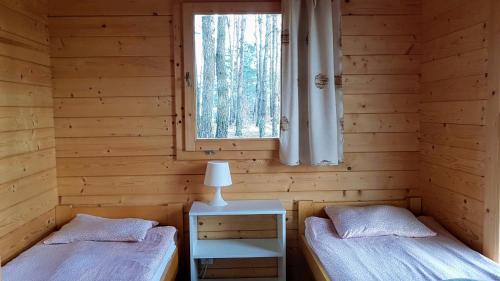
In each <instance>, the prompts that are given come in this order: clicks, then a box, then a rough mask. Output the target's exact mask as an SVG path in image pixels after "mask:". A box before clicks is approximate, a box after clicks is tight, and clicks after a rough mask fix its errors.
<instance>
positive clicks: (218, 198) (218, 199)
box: [210, 186, 227, 207]
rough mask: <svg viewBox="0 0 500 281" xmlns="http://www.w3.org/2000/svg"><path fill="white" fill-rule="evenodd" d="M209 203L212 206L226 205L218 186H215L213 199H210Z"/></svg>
mask: <svg viewBox="0 0 500 281" xmlns="http://www.w3.org/2000/svg"><path fill="white" fill-rule="evenodd" d="M210 205H211V206H214V207H223V206H226V205H227V203H226V201H224V198H222V193H221V187H220V186H216V187H215V194H214V199H212V201H211V202H210Z"/></svg>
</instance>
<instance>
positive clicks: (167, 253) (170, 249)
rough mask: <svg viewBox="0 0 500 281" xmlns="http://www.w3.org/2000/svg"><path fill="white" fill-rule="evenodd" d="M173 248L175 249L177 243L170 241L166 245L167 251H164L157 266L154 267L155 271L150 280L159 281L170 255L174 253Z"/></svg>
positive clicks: (170, 258) (170, 257)
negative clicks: (168, 244) (167, 245)
mask: <svg viewBox="0 0 500 281" xmlns="http://www.w3.org/2000/svg"><path fill="white" fill-rule="evenodd" d="M175 249H177V245H176V244H175V243H171V244H170V246H169V247H168V249H167V251H165V255H163V258H162V259H161V263H160V265H159V266H158V268H157V269H156V273H155V275H154V277H153V279H151V281H161V278H162V276H163V273H164V271H165V268H166V267H167V265H168V264H169V263H170V261H171V260H172V255H173V254H174V252H175Z"/></svg>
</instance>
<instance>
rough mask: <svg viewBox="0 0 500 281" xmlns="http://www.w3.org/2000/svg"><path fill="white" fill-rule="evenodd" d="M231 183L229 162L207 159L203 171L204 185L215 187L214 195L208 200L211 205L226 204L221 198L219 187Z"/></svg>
mask: <svg viewBox="0 0 500 281" xmlns="http://www.w3.org/2000/svg"><path fill="white" fill-rule="evenodd" d="M231 184H232V182H231V171H230V170H229V163H228V162H226V161H209V162H208V164H207V170H206V171H205V185H207V186H212V187H215V195H214V198H213V199H212V201H211V202H210V205H211V206H214V207H222V206H226V205H227V203H226V201H224V199H223V198H222V194H221V188H222V187H226V186H230V185H231Z"/></svg>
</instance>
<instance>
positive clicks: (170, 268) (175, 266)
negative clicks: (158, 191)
mask: <svg viewBox="0 0 500 281" xmlns="http://www.w3.org/2000/svg"><path fill="white" fill-rule="evenodd" d="M78 213H79V214H89V215H94V216H100V217H105V218H110V219H118V218H141V219H147V220H155V221H157V222H159V223H160V225H170V226H174V227H175V228H177V248H176V249H175V252H174V253H173V254H172V259H171V260H170V262H169V263H168V264H167V266H166V267H165V269H164V270H163V274H162V278H161V280H162V281H174V280H175V278H176V276H177V272H178V270H179V249H182V247H181V245H182V244H181V243H182V234H183V232H184V228H183V225H184V224H183V204H182V203H176V204H169V205H165V206H133V207H132V206H130V207H129V206H126V207H121V206H119V207H73V206H56V226H57V227H58V228H60V227H61V226H63V225H64V224H66V223H68V222H69V221H70V220H71V219H73V218H74V217H75V216H76V214H78Z"/></svg>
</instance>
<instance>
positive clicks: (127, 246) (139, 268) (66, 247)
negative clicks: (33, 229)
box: [3, 226, 176, 281]
mask: <svg viewBox="0 0 500 281" xmlns="http://www.w3.org/2000/svg"><path fill="white" fill-rule="evenodd" d="M175 234H176V230H175V228H174V227H170V226H166V227H155V228H153V229H151V230H149V231H148V234H147V235H146V238H145V239H144V241H142V242H92V241H82V242H74V243H70V244H60V245H44V244H42V243H39V244H37V245H35V246H33V247H32V248H30V249H29V250H27V251H25V252H24V253H22V254H21V255H20V256H18V257H17V258H15V259H14V260H12V261H11V262H9V263H8V264H7V265H6V266H5V267H4V268H3V270H4V280H5V281H68V280H71V281H110V280H113V281H151V280H155V279H154V278H157V276H158V271H159V270H160V266H161V265H162V264H168V262H169V260H168V259H166V255H167V254H168V253H170V255H169V257H171V256H172V254H173V252H174V250H175ZM160 276H161V275H160ZM155 281H156V280H155Z"/></svg>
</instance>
